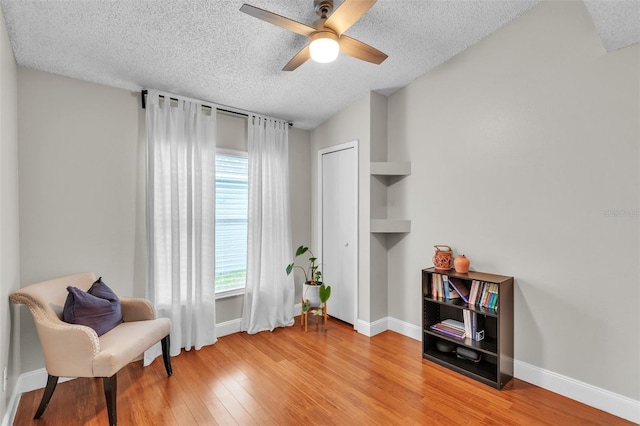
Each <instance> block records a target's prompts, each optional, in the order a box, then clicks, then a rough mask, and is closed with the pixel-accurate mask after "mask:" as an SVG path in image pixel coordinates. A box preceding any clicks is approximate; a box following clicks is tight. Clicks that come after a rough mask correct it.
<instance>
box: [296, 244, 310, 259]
mask: <svg viewBox="0 0 640 426" xmlns="http://www.w3.org/2000/svg"><path fill="white" fill-rule="evenodd" d="M307 250H309V247H305V246H300V247H298V250H296V257H298V256H300V255H303V254H305V253H306V252H307Z"/></svg>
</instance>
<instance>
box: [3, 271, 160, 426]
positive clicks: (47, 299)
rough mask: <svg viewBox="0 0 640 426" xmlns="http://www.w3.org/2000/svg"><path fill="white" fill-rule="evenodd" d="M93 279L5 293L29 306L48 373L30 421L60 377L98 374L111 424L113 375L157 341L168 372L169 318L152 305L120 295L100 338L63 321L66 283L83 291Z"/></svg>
mask: <svg viewBox="0 0 640 426" xmlns="http://www.w3.org/2000/svg"><path fill="white" fill-rule="evenodd" d="M95 280H96V276H95V275H94V274H93V273H84V274H77V275H72V276H68V277H62V278H56V279H53V280H49V281H44V282H41V283H37V284H32V285H30V286H27V287H24V288H21V289H20V290H18V291H16V292H14V293H12V294H11V295H10V296H9V300H10V301H11V302H12V303H20V304H24V305H27V306H28V307H29V310H30V311H31V314H32V315H33V318H34V321H35V324H36V328H37V330H38V336H39V337H40V344H41V346H42V352H43V353H44V361H45V366H46V369H47V373H48V375H49V378H48V380H47V386H46V389H45V392H44V395H43V396H42V401H41V402H40V406H39V407H38V410H37V411H36V414H35V417H34V418H35V419H39V418H40V417H41V416H42V414H43V413H44V410H45V409H46V408H47V404H48V403H49V400H50V399H51V396H52V395H53V392H54V390H55V388H56V385H57V383H58V378H59V377H101V378H102V381H103V387H104V394H105V397H106V401H107V413H108V415H109V424H110V425H116V424H117V413H116V394H117V381H116V373H117V372H118V371H119V370H120V369H121V368H122V367H124V366H125V365H127V364H128V363H130V362H131V361H133V360H134V359H136V358H137V357H138V356H139V355H140V354H142V353H143V352H144V351H145V350H147V349H149V348H150V347H151V346H153V345H154V344H155V343H157V342H158V341H161V343H162V356H163V359H164V366H165V369H166V370H167V374H168V375H169V376H171V374H172V370H171V359H170V356H169V348H170V343H169V333H170V331H171V322H170V320H169V319H167V318H155V312H154V309H153V306H152V305H151V303H149V301H147V300H144V299H133V298H126V297H120V304H121V309H122V317H123V320H124V322H123V323H121V324H120V325H118V326H116V327H115V328H114V329H112V330H110V331H108V332H107V333H105V334H103V335H102V336H100V337H98V335H97V334H96V332H95V331H94V330H93V329H92V328H90V327H86V326H84V325H76V324H69V323H66V322H64V321H62V312H63V307H64V303H65V300H66V298H67V286H74V287H77V288H79V289H81V290H84V291H87V290H88V289H89V287H91V284H93V282H94V281H95Z"/></svg>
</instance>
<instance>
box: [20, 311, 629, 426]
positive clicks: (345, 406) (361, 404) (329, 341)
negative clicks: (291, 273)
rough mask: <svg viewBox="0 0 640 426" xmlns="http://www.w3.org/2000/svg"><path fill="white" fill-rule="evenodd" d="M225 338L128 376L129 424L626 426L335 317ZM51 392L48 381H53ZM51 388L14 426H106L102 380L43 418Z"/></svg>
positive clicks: (64, 397) (123, 384)
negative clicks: (485, 379) (483, 379)
mask: <svg viewBox="0 0 640 426" xmlns="http://www.w3.org/2000/svg"><path fill="white" fill-rule="evenodd" d="M296 321H297V322H296V326H294V327H289V328H286V329H276V330H275V331H273V332H272V333H269V332H263V333H259V334H256V335H251V336H250V335H247V334H246V333H237V334H233V335H229V336H224V337H221V338H220V339H219V340H218V342H217V343H216V344H215V345H212V346H208V347H205V348H203V349H202V350H200V351H194V350H192V351H189V352H183V353H182V354H180V356H177V357H174V358H172V364H173V372H174V374H173V376H172V377H170V378H167V376H166V373H165V370H164V366H163V363H162V357H159V358H158V359H156V360H155V361H154V363H153V364H152V365H151V366H149V367H147V368H142V363H141V362H135V363H132V364H130V365H129V366H127V367H126V368H124V369H123V370H121V371H120V372H119V373H118V422H119V424H120V425H121V426H124V425H143V424H149V425H198V424H200V425H216V424H220V425H236V424H238V425H253V424H264V425H302V424H319V425H399V424H403V425H414V424H420V425H572V424H580V425H626V424H632V423H630V422H627V421H625V420H622V419H620V418H618V417H615V416H612V415H610V414H607V413H605V412H603V411H599V410H596V409H595V408H591V407H588V406H586V405H583V404H580V403H578V402H575V401H573V400H570V399H567V398H564V397H562V396H559V395H557V394H554V393H551V392H549V391H546V390H544V389H541V388H538V387H535V386H533V385H530V384H528V383H525V382H522V381H520V380H517V379H513V380H512V381H511V382H510V383H509V384H508V385H507V386H506V387H505V389H503V390H502V391H498V390H495V389H493V388H490V387H488V386H486V385H483V384H480V383H477V382H475V381H473V380H470V379H467V378H466V377H463V376H461V375H458V374H456V373H453V372H451V371H449V370H447V369H444V368H442V367H440V366H438V365H435V364H432V363H430V362H428V361H424V360H423V359H422V357H421V349H420V346H421V344H420V342H418V341H415V340H412V339H409V338H407V337H404V336H401V335H399V334H396V333H394V332H391V331H387V332H384V333H381V334H379V335H377V336H374V337H372V338H367V337H365V336H363V335H361V334H358V333H356V332H354V331H353V329H352V328H351V327H350V326H348V325H345V324H342V323H340V322H338V321H335V320H331V319H330V320H329V326H328V330H327V331H326V332H325V331H323V330H322V328H320V330H319V331H317V330H316V329H315V327H314V326H312V327H311V328H310V329H309V332H308V333H304V332H303V331H302V330H301V329H300V326H299V317H298V318H296ZM43 385H44V383H43ZM42 393H43V390H42V389H40V390H37V391H33V392H29V393H25V394H24V395H23V396H22V399H21V401H20V405H19V407H18V410H17V414H16V418H15V422H14V424H15V425H32V424H33V425H39V426H45V425H106V424H108V420H107V413H106V404H105V401H104V394H103V390H102V381H101V380H100V379H85V378H80V379H76V380H72V381H69V382H65V383H61V384H59V385H58V387H57V389H56V391H55V393H54V395H53V397H52V399H51V402H50V404H49V407H48V408H47V410H46V411H45V413H44V416H43V417H42V419H40V420H38V421H34V420H32V417H33V414H34V413H35V411H36V408H37V406H38V403H39V402H40V398H41V397H42Z"/></svg>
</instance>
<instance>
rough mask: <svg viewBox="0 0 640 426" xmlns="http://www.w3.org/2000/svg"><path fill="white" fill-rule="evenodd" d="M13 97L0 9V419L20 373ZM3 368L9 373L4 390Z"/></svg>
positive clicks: (13, 84) (13, 77) (13, 70)
mask: <svg viewBox="0 0 640 426" xmlns="http://www.w3.org/2000/svg"><path fill="white" fill-rule="evenodd" d="M17 96H18V83H17V77H16V62H15V59H14V57H13V50H11V45H10V44H9V36H8V34H7V29H6V27H5V23H4V16H3V15H2V11H1V10H0V301H1V302H0V419H2V418H3V417H4V415H5V412H6V410H7V403H8V401H9V398H10V396H11V394H12V393H13V389H14V388H15V384H16V380H17V377H18V374H19V373H20V352H19V347H18V340H17V338H18V336H17V335H16V333H17V331H19V328H18V325H17V324H16V321H15V320H14V319H15V316H14V315H12V312H14V310H13V309H12V308H11V307H10V305H9V293H11V292H12V291H14V290H16V289H17V288H19V287H20V258H19V251H20V250H19V235H18V223H19V219H18V114H17V109H18V100H17V99H18V97H17ZM4 368H7V369H8V373H9V383H8V386H7V389H6V391H3V390H2V383H1V382H2V371H3V369H4Z"/></svg>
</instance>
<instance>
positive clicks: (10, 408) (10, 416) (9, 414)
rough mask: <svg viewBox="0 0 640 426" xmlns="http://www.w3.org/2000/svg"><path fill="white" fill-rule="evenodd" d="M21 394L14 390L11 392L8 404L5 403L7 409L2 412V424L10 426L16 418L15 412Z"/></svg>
mask: <svg viewBox="0 0 640 426" xmlns="http://www.w3.org/2000/svg"><path fill="white" fill-rule="evenodd" d="M21 396H22V394H20V393H17V392H16V391H15V390H14V392H13V393H12V394H11V399H10V400H9V404H8V405H7V411H5V413H4V417H3V418H2V423H0V424H1V425H2V426H11V425H12V424H13V420H14V419H15V418H16V412H17V411H18V404H19V403H20V397H21Z"/></svg>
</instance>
